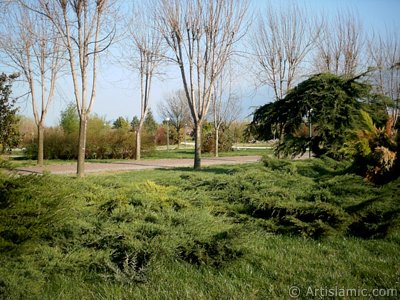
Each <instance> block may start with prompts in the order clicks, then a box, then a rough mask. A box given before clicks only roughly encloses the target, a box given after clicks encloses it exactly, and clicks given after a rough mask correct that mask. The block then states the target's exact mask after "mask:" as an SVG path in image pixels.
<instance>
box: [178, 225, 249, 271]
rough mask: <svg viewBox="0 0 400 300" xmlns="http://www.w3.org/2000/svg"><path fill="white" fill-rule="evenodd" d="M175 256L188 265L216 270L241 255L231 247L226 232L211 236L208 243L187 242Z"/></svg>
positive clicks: (179, 248)
mask: <svg viewBox="0 0 400 300" xmlns="http://www.w3.org/2000/svg"><path fill="white" fill-rule="evenodd" d="M177 254H178V257H179V258H181V259H183V260H184V261H187V262H188V263H191V264H195V265H208V266H212V267H217V268H218V267H221V266H223V265H224V264H225V263H228V262H230V261H231V260H233V259H235V258H238V257H240V256H241V255H242V253H241V251H239V250H236V249H235V247H234V246H233V245H232V242H231V241H230V238H229V234H228V232H226V231H223V232H220V233H218V234H216V235H214V236H212V237H211V239H210V240H209V241H199V240H197V239H195V240H193V241H188V242H187V244H185V245H182V246H179V247H178V248H177Z"/></svg>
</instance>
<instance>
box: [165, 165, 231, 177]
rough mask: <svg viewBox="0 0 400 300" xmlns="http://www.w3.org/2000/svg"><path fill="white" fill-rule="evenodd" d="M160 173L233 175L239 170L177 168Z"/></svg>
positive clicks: (219, 167)
mask: <svg viewBox="0 0 400 300" xmlns="http://www.w3.org/2000/svg"><path fill="white" fill-rule="evenodd" d="M157 170H158V171H168V172H171V171H177V172H191V173H210V174H216V175H222V174H225V175H231V174H235V173H237V172H238V171H239V170H238V169H236V168H232V167H226V166H225V167H222V166H215V167H214V166H211V167H203V168H201V169H200V170H194V169H193V168H192V167H176V168H168V169H165V168H159V169H157Z"/></svg>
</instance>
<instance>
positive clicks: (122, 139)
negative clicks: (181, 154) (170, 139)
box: [25, 127, 155, 160]
mask: <svg viewBox="0 0 400 300" xmlns="http://www.w3.org/2000/svg"><path fill="white" fill-rule="evenodd" d="M154 150H155V145H154V139H153V136H151V135H148V134H147V133H143V135H142V153H143V155H144V156H145V155H148V154H150V153H152V152H153V151H154ZM37 151H38V149H37V142H36V141H34V142H33V143H31V144H29V145H28V146H27V147H26V150H25V155H26V156H28V157H30V158H32V159H36V158H37ZM135 152H136V136H135V134H134V133H133V132H131V131H129V130H127V129H123V128H120V129H111V128H109V127H105V128H91V127H89V128H88V134H87V140H86V158H88V159H125V158H134V156H135ZM77 156H78V133H77V132H72V133H66V132H65V131H64V130H62V129H61V128H58V127H57V128H48V129H46V131H45V140H44V158H45V159H66V160H68V159H77Z"/></svg>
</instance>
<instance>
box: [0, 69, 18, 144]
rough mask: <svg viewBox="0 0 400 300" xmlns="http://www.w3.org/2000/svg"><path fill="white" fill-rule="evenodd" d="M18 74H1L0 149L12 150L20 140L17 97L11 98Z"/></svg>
mask: <svg viewBox="0 0 400 300" xmlns="http://www.w3.org/2000/svg"><path fill="white" fill-rule="evenodd" d="M17 77H18V74H11V75H6V74H4V73H2V74H0V129H1V130H0V151H1V152H4V151H7V150H10V149H11V148H12V147H15V146H17V145H18V142H19V130H18V124H19V118H18V116H17V112H18V108H15V107H14V105H15V99H10V95H11V92H12V90H11V87H12V82H13V81H14V80H15V79H16V78H17Z"/></svg>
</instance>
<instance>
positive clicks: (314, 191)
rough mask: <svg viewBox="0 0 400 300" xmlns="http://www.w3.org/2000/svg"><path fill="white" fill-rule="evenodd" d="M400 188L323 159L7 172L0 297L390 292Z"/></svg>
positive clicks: (0, 210) (395, 272) (0, 220)
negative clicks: (77, 172)
mask: <svg viewBox="0 0 400 300" xmlns="http://www.w3.org/2000/svg"><path fill="white" fill-rule="evenodd" d="M253 156H254V153H253ZM163 159H165V157H164V158H163ZM175 159H176V158H175ZM17 163H20V164H19V165H18V164H17V165H16V166H15V167H16V168H21V167H28V165H29V163H27V162H24V163H22V164H21V162H18V161H17ZM92 163H95V162H92ZM96 163H97V162H96ZM109 163H113V162H109ZM24 164H25V165H24ZM88 164H91V163H88ZM50 165H51V164H50ZM60 165H62V164H61V163H60ZM399 192H400V181H399V180H395V181H393V182H391V183H389V184H386V185H383V186H375V185H372V184H370V183H368V182H366V181H365V180H364V179H363V178H362V177H360V176H357V175H355V174H352V173H351V172H350V171H349V164H348V163H346V162H341V163H339V162H336V161H333V160H331V159H328V158H324V159H311V160H296V161H292V160H276V159H273V158H270V157H268V156H264V158H263V159H262V161H259V162H253V163H246V164H241V165H233V164H223V165H213V166H206V167H204V168H203V169H202V170H201V171H193V170H192V169H191V168H189V167H183V166H181V167H176V168H167V169H154V170H150V169H146V170H140V171H118V172H103V173H99V174H90V175H88V176H87V177H86V178H76V177H74V176H65V175H55V174H51V173H49V172H45V173H44V174H43V175H40V176H38V175H35V174H32V175H26V176H21V175H19V174H17V173H12V174H10V173H5V172H3V173H1V174H0V253H1V254H0V298H4V299H22V298H23V299H288V298H290V296H291V295H292V296H293V293H297V292H299V294H298V296H299V298H300V299H310V298H321V297H322V296H323V293H324V292H335V291H336V293H340V292H341V291H342V292H344V291H345V290H349V289H357V290H359V291H360V293H361V292H362V293H365V292H367V293H369V294H368V295H372V296H373V295H375V294H377V293H379V294H380V295H381V296H382V295H383V294H384V296H385V299H396V298H398V297H399V294H398V293H397V292H398V291H400V284H399V282H400V281H399V278H400V258H399V255H398V253H400V234H399V230H398V229H399V224H400V223H399V209H398V207H399V196H398V195H399V194H400V193H399ZM310 293H311V294H310ZM321 293H322V294H321ZM339 296H340V295H339ZM339 296H338V297H332V298H340V297H339ZM347 298H350V297H347ZM347 298H346V297H343V299H347ZM361 298H362V297H361ZM364 298H368V297H364Z"/></svg>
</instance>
